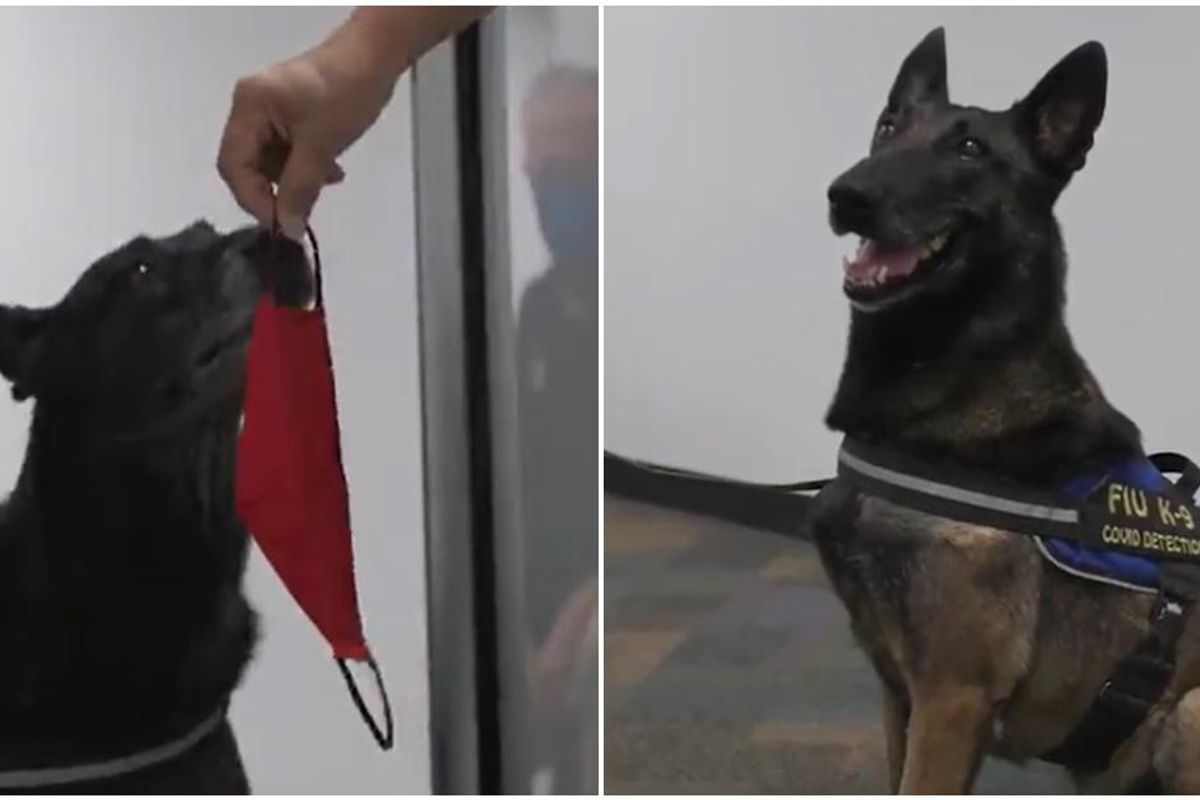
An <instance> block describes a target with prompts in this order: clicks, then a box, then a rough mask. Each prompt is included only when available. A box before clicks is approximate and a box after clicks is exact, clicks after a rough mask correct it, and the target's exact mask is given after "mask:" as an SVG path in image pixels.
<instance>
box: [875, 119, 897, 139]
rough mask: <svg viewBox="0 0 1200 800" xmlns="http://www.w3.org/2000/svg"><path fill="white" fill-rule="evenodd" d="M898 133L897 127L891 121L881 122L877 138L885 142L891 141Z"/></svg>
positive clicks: (876, 131)
mask: <svg viewBox="0 0 1200 800" xmlns="http://www.w3.org/2000/svg"><path fill="white" fill-rule="evenodd" d="M895 133H896V125H895V123H894V122H892V121H891V120H890V119H884V120H880V121H879V126H878V127H876V128H875V138H876V139H878V140H880V141H883V140H884V139H890V138H892V136H893V135H894V134H895Z"/></svg>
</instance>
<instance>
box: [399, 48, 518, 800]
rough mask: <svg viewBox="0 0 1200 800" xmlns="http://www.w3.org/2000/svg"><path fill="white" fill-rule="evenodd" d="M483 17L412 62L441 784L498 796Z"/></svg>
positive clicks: (433, 694)
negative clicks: (482, 51) (480, 31)
mask: <svg viewBox="0 0 1200 800" xmlns="http://www.w3.org/2000/svg"><path fill="white" fill-rule="evenodd" d="M479 40H480V33H479V26H473V27H472V28H470V29H468V30H467V31H466V32H464V33H463V34H461V35H460V36H458V37H456V38H455V39H454V40H453V41H451V42H447V43H445V44H443V45H441V46H439V47H438V48H437V49H435V50H434V51H432V52H431V53H429V54H428V55H426V56H425V57H423V58H422V59H421V61H420V62H419V63H418V65H417V67H416V68H415V69H414V71H413V82H412V92H413V125H414V149H415V162H416V168H415V174H416V199H417V202H416V207H417V256H418V258H417V274H418V284H419V286H418V296H419V305H420V330H421V334H420V337H421V392H422V418H423V437H424V441H423V447H424V475H425V519H426V523H425V528H426V547H427V553H428V556H427V558H428V565H427V580H428V598H429V632H428V635H429V689H430V691H429V695H430V750H431V758H432V765H431V776H432V786H433V790H434V791H435V792H437V793H452V794H489V793H497V792H499V791H501V787H502V783H501V761H502V759H501V753H500V745H501V736H500V710H499V698H500V691H499V688H500V687H499V682H500V668H499V652H498V644H499V643H498V637H497V631H498V625H497V611H496V588H495V563H494V560H495V557H494V553H495V533H494V524H493V523H494V514H493V509H492V497H493V492H492V486H493V476H492V446H491V442H492V438H491V437H492V432H491V424H490V416H491V410H490V397H491V395H490V390H489V375H488V373H489V369H488V363H489V362H488V331H487V318H488V314H487V308H488V303H489V301H488V294H487V287H488V281H487V280H485V277H486V276H485V270H484V266H485V251H484V241H485V237H484V225H485V222H484V192H483V181H484V178H483V151H482V147H483V145H482V138H483V137H482V127H481V119H480V115H481V113H482V112H481V91H480V88H481V87H480V71H479V61H480V42H479Z"/></svg>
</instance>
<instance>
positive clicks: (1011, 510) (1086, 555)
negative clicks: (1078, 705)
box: [837, 437, 1200, 772]
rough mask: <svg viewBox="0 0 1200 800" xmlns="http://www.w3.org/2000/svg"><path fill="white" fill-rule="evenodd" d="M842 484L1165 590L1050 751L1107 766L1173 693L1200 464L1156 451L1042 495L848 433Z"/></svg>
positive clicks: (1070, 762)
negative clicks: (1145, 628)
mask: <svg viewBox="0 0 1200 800" xmlns="http://www.w3.org/2000/svg"><path fill="white" fill-rule="evenodd" d="M1167 474H1177V475H1179V478H1178V480H1177V481H1175V482H1171V481H1170V480H1168V479H1167V477H1166V475H1167ZM837 480H838V481H839V482H841V481H844V482H846V483H849V484H850V485H852V486H853V487H854V488H855V489H857V490H858V491H859V492H861V493H862V494H868V495H873V496H877V497H882V498H883V499H886V500H889V501H891V502H894V503H896V504H897V505H901V506H904V507H907V508H912V509H915V510H918V511H923V512H926V513H929V514H934V515H936V516H940V517H943V518H946V519H952V520H957V521H961V522H967V523H972V524H977V525H983V526H987V527H992V528H998V529H1001V530H1006V531H1011V532H1014V533H1021V534H1025V535H1028V536H1030V537H1031V538H1033V540H1034V541H1035V542H1036V544H1037V547H1038V550H1039V551H1040V552H1041V554H1042V556H1043V557H1044V558H1045V559H1046V560H1047V561H1049V562H1050V563H1051V564H1053V565H1054V566H1055V567H1056V568H1058V569H1060V570H1063V571H1064V572H1067V573H1069V574H1071V575H1074V576H1077V577H1080V578H1084V579H1087V580H1091V581H1097V582H1100V583H1104V584H1108V585H1112V586H1118V587H1121V588H1123V589H1128V590H1131V591H1137V592H1145V593H1150V594H1154V595H1155V596H1156V601H1155V603H1154V608H1153V610H1152V613H1151V619H1150V630H1149V632H1148V633H1147V634H1146V636H1145V637H1144V638H1143V639H1142V641H1141V642H1140V643H1139V644H1138V646H1137V647H1136V648H1135V649H1134V650H1133V651H1132V652H1131V653H1129V654H1128V655H1126V657H1125V658H1124V659H1122V660H1121V661H1120V662H1119V663H1118V665H1117V667H1116V669H1115V671H1114V672H1113V674H1112V675H1111V676H1110V677H1109V679H1108V680H1107V681H1106V682H1105V684H1104V686H1103V687H1102V688H1101V690H1100V692H1099V693H1098V694H1097V696H1096V697H1095V699H1094V700H1093V702H1092V704H1091V706H1090V707H1089V708H1088V710H1087V712H1086V713H1085V715H1084V717H1083V719H1082V720H1081V721H1080V722H1079V723H1078V724H1077V725H1076V727H1075V729H1074V730H1072V731H1071V733H1070V734H1069V735H1068V736H1067V737H1066V739H1064V740H1063V742H1061V743H1060V744H1059V745H1058V746H1057V747H1055V748H1054V749H1053V750H1052V751H1051V752H1049V753H1046V754H1043V756H1042V758H1043V759H1045V760H1048V761H1052V762H1055V763H1059V764H1063V765H1065V766H1067V767H1069V768H1072V769H1074V770H1078V771H1083V772H1099V771H1101V770H1103V769H1104V768H1106V767H1107V766H1108V764H1109V761H1110V760H1111V757H1112V754H1113V752H1115V751H1116V749H1117V748H1118V747H1119V746H1120V745H1121V744H1122V743H1123V742H1124V741H1125V740H1126V739H1128V738H1129V736H1130V735H1132V733H1133V732H1134V731H1135V730H1136V729H1137V728H1138V727H1139V726H1140V725H1141V724H1142V723H1143V722H1144V721H1145V719H1146V715H1147V714H1148V713H1149V711H1150V709H1151V708H1153V706H1154V705H1155V703H1157V702H1158V700H1159V698H1160V697H1161V696H1162V693H1163V692H1164V691H1165V689H1166V687H1167V684H1168V683H1169V681H1170V678H1171V675H1172V674H1173V672H1174V668H1175V650H1176V644H1177V643H1178V640H1179V636H1180V634H1181V632H1182V629H1183V621H1184V618H1185V614H1186V612H1187V609H1188V607H1189V606H1190V605H1191V603H1192V602H1193V601H1194V600H1195V599H1196V598H1197V596H1200V509H1198V508H1197V507H1196V506H1195V505H1194V503H1193V497H1194V495H1195V494H1196V491H1197V489H1198V488H1200V467H1197V466H1196V465H1195V464H1194V463H1193V462H1191V461H1190V460H1188V459H1187V458H1185V457H1183V456H1180V455H1178V454H1175V453H1158V454H1155V455H1152V456H1150V457H1148V458H1146V457H1142V458H1137V459H1133V460H1130V461H1127V462H1122V463H1118V464H1114V465H1112V466H1111V467H1109V468H1108V469H1107V471H1105V472H1104V473H1103V474H1089V475H1081V476H1078V477H1076V478H1074V479H1072V480H1070V481H1068V482H1067V484H1066V485H1065V486H1063V487H1062V488H1061V490H1060V491H1057V492H1045V491H1039V490H1031V489H1029V488H1028V487H1024V486H1020V485H1017V484H1015V483H1012V482H1006V481H1004V480H1000V479H997V478H996V477H994V476H990V475H984V474H980V473H975V472H972V471H971V470H963V469H960V468H957V467H956V468H953V469H950V468H947V467H945V466H943V465H936V464H931V463H927V462H923V461H921V460H918V459H914V458H912V457H911V456H909V455H908V454H906V453H901V452H899V451H895V450H892V449H890V448H881V447H877V446H874V445H868V444H866V443H864V442H860V441H857V440H854V439H852V438H849V437H847V438H846V439H845V440H844V441H843V442H842V447H841V450H840V451H839V453H838V478H837Z"/></svg>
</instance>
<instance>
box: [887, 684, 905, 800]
mask: <svg viewBox="0 0 1200 800" xmlns="http://www.w3.org/2000/svg"><path fill="white" fill-rule="evenodd" d="M907 730H908V698H906V697H903V696H902V695H901V694H900V693H898V692H896V691H894V690H893V689H891V688H889V687H887V686H885V687H884V691H883V737H884V745H885V746H886V747H887V761H888V791H889V792H891V793H893V794H895V793H896V792H897V791H899V790H900V778H901V776H902V775H903V774H904V739H905V736H906V733H907Z"/></svg>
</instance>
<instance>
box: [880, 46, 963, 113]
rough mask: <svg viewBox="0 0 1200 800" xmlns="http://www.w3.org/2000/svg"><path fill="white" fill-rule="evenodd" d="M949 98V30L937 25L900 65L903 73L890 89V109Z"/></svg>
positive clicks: (944, 100) (942, 100)
mask: <svg viewBox="0 0 1200 800" xmlns="http://www.w3.org/2000/svg"><path fill="white" fill-rule="evenodd" d="M949 99H950V93H949V90H948V89H947V87H946V31H945V29H943V28H934V29H933V30H931V31H930V32H929V33H928V34H926V35H925V38H924V39H922V40H921V43H920V44H918V45H917V46H916V47H914V48H913V51H912V52H911V53H909V54H908V57H907V58H905V59H904V63H903V64H901V65H900V74H898V75H897V76H896V82H895V83H893V84H892V90H891V91H890V92H888V108H891V109H899V108H903V107H904V106H906V105H911V104H920V103H929V102H939V103H945V102H947V101H948V100H949Z"/></svg>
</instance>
